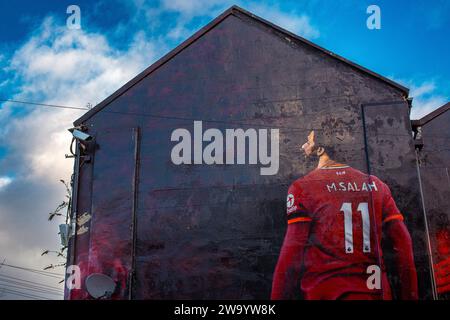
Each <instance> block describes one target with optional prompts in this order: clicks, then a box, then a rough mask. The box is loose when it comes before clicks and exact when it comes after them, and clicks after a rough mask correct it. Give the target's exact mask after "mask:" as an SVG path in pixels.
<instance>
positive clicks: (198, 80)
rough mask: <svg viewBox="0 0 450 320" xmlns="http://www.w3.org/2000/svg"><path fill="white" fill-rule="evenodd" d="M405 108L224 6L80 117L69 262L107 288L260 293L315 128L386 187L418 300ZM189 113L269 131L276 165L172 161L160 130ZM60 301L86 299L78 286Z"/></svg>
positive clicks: (227, 125) (415, 204)
mask: <svg viewBox="0 0 450 320" xmlns="http://www.w3.org/2000/svg"><path fill="white" fill-rule="evenodd" d="M379 102H383V103H384V104H383V105H381V106H371V107H370V108H371V109H370V111H367V112H366V119H365V122H366V124H367V125H366V128H365V127H364V124H363V115H362V104H368V103H379ZM407 119H408V107H407V104H406V103H404V98H403V95H402V93H401V92H400V91H399V90H398V89H396V88H394V87H392V86H390V85H388V84H387V83H385V82H382V81H381V80H379V79H376V78H374V77H372V76H370V75H368V74H366V73H363V72H361V71H359V70H357V69H355V68H353V67H351V66H350V65H347V64H345V63H343V62H341V61H338V60H336V59H333V58H332V57H330V56H328V55H326V54H325V53H323V52H319V51H318V50H316V49H314V48H312V47H310V46H307V45H305V44H302V43H296V42H295V41H292V40H290V39H287V38H285V37H284V36H282V35H281V34H278V33H277V32H276V31H274V30H273V29H270V28H268V27H267V26H265V25H262V24H260V23H258V22H255V21H253V20H250V19H249V18H248V17H245V16H240V15H239V14H235V15H231V16H229V17H227V18H226V19H225V20H224V21H222V22H221V23H220V24H219V25H217V26H216V27H215V28H213V29H212V30H210V31H209V32H208V33H207V34H205V35H204V36H202V37H201V38H199V39H198V40H197V41H195V42H194V43H193V44H191V45H190V46H188V47H187V48H185V49H184V50H183V51H182V52H181V53H179V54H178V55H176V56H175V57H173V58H172V59H171V60H170V61H169V62H168V63H166V64H164V65H163V66H161V67H160V68H159V69H157V70H156V71H154V72H153V73H152V74H150V75H149V76H147V77H146V78H145V79H143V80H142V81H140V82H139V83H137V84H136V85H135V86H134V87H133V88H132V89H130V90H128V91H127V92H126V93H124V94H123V95H122V96H120V97H119V98H117V99H116V100H114V101H112V102H111V103H110V104H109V105H108V106H107V107H106V108H105V109H103V110H102V111H101V112H99V113H97V114H96V115H94V116H93V117H92V118H91V119H89V120H88V121H87V122H86V123H85V125H87V126H88V130H89V131H88V132H89V133H90V134H91V135H93V136H95V137H96V143H97V145H98V148H97V150H96V151H95V153H93V154H92V161H91V162H90V163H85V164H83V166H82V167H81V168H80V170H79V172H80V184H79V197H78V215H81V214H83V213H84V212H86V213H88V214H89V215H91V216H92V218H91V219H90V220H89V221H87V222H85V223H84V224H82V226H83V227H84V228H87V231H86V232H84V233H82V234H79V235H77V236H76V238H75V239H76V240H75V242H74V248H75V249H74V250H75V255H74V257H73V258H74V260H73V263H75V264H78V265H80V266H81V271H82V276H83V279H84V278H85V277H86V276H87V275H88V274H89V273H92V272H100V271H101V272H102V273H105V274H107V275H110V276H112V277H113V278H115V279H116V281H117V282H120V283H121V285H120V289H119V290H118V291H117V292H116V293H115V295H114V296H113V298H116V299H127V298H133V299H169V298H175V299H188V298H189V299H268V298H269V297H270V290H271V282H272V276H273V271H274V268H275V264H276V262H277V257H278V254H279V250H280V246H281V243H282V240H283V236H284V233H285V230H286V219H285V215H286V214H285V210H286V194H287V188H288V186H289V185H290V184H291V183H292V182H293V181H294V180H295V179H297V178H298V177H300V176H303V175H305V174H306V173H308V172H310V171H311V170H312V169H313V168H314V167H315V165H316V163H314V162H313V161H310V160H307V159H305V158H304V156H303V155H302V153H301V152H300V150H299V145H301V144H302V143H303V142H304V141H305V140H306V136H307V135H308V133H309V132H310V130H312V129H314V130H316V131H318V132H321V133H323V134H324V135H325V136H326V137H327V139H328V140H329V142H330V143H331V144H333V145H334V146H335V151H336V157H335V158H336V160H338V161H340V162H343V163H346V164H348V165H351V166H352V167H354V168H356V169H359V170H362V171H364V172H367V171H368V163H367V161H366V160H367V155H369V162H370V166H371V168H372V170H373V171H374V172H372V173H373V174H376V175H377V176H378V177H379V178H380V179H382V180H385V181H386V182H387V183H388V184H389V186H390V187H391V189H392V192H393V196H394V198H395V199H396V201H397V204H398V206H399V208H400V210H402V212H404V215H405V218H406V222H407V225H408V228H409V230H410V232H411V234H412V236H413V239H414V251H415V252H414V253H415V258H416V266H417V270H418V273H419V277H420V279H422V280H421V282H420V284H421V285H420V295H421V297H422V298H425V299H428V298H430V296H431V291H430V283H429V281H428V280H427V279H429V278H430V276H429V268H428V253H427V250H426V242H425V238H426V235H425V233H424V221H423V212H422V210H421V203H420V193H419V191H418V187H417V186H418V178H417V170H416V167H415V162H414V149H413V146H412V138H411V135H410V132H411V127H410V125H409V121H407ZM196 120H199V121H200V120H201V121H202V131H203V132H204V131H205V130H207V129H218V130H220V132H222V133H223V135H224V136H225V133H226V129H237V128H242V129H244V130H247V129H254V130H255V131H256V132H258V133H259V132H261V131H259V130H261V129H267V130H268V132H270V130H271V129H278V130H279V139H278V140H277V142H278V144H279V169H278V171H277V172H276V174H274V175H261V167H265V166H264V165H262V164H261V163H260V162H259V158H258V161H257V163H256V164H249V163H248V162H249V160H248V159H246V163H245V164H234V165H232V164H213V165H207V164H204V163H203V164H190V165H188V164H181V165H176V164H174V163H173V161H172V159H171V152H172V149H173V147H174V146H175V145H176V144H177V142H176V141H171V135H172V133H173V132H174V130H176V129H182V128H184V129H187V130H188V131H189V132H190V134H191V135H192V136H193V135H194V121H196ZM365 129H367V132H368V133H369V134H368V137H369V139H368V140H367V141H365V139H364V130H365ZM136 132H138V134H136ZM272 132H273V133H274V131H272ZM274 134H275V133H274ZM197 137H198V135H197ZM270 137H271V136H270V135H269V136H267V143H269V145H270V140H269V138H270ZM193 140H194V138H193ZM259 141H262V140H261V139H260V140H259ZM193 143H194V142H193ZM207 144H208V142H204V143H202V144H201V146H200V147H201V148H202V147H206V145H207ZM272 146H273V145H272ZM247 148H248V146H247ZM272 150H273V149H272ZM366 151H367V153H366ZM224 152H226V151H225V149H224ZM192 158H194V154H192ZM193 160H194V159H193ZM200 160H202V159H200ZM136 164H137V167H138V170H137V171H136ZM133 186H135V187H136V188H135V189H133ZM79 228H81V226H79ZM133 237H135V242H134V244H133V240H132V239H133ZM133 266H134V273H133V272H132V271H133ZM394 282H395V279H394ZM70 298H71V299H85V298H88V295H87V293H86V291H85V287H84V284H83V287H82V288H81V289H79V290H72V292H71V293H70Z"/></svg>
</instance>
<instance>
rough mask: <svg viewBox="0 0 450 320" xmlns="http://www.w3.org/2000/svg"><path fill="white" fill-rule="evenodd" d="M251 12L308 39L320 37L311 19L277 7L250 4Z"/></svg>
mask: <svg viewBox="0 0 450 320" xmlns="http://www.w3.org/2000/svg"><path fill="white" fill-rule="evenodd" d="M248 8H249V10H250V11H252V12H254V13H255V14H256V15H259V16H260V17H261V18H264V19H266V20H268V21H270V22H273V23H274V24H276V25H279V26H280V27H282V28H284V29H286V30H289V31H291V32H293V33H295V34H297V35H300V36H302V37H304V38H307V39H315V38H318V37H319V36H320V32H319V30H318V29H317V28H316V27H314V26H313V25H312V24H311V21H310V18H309V17H308V16H307V15H304V14H298V13H296V12H284V11H282V10H281V9H279V8H278V7H277V6H267V5H262V4H259V3H254V4H249V6H248Z"/></svg>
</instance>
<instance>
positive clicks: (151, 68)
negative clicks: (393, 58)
mask: <svg viewBox="0 0 450 320" xmlns="http://www.w3.org/2000/svg"><path fill="white" fill-rule="evenodd" d="M236 12H238V13H241V14H244V15H246V16H248V17H250V18H252V19H254V20H256V21H258V22H260V23H262V24H264V25H266V26H269V27H271V28H273V29H275V30H277V31H278V32H281V33H283V34H285V35H287V36H289V37H291V38H294V39H295V40H297V41H300V42H302V43H305V44H307V45H309V46H311V47H313V48H315V49H317V50H319V51H321V52H323V53H325V54H327V55H329V56H331V57H332V58H335V59H337V60H339V61H341V62H344V63H346V64H347V65H350V66H351V67H353V68H355V69H357V70H360V71H362V72H364V73H366V74H369V75H371V76H373V77H375V78H377V79H379V80H381V81H383V82H386V83H387V84H389V85H391V86H392V87H394V88H396V89H398V90H400V91H401V92H402V93H403V94H404V96H405V97H408V95H409V89H408V88H406V87H404V86H402V85H400V84H398V83H396V82H394V81H392V80H390V79H388V78H386V77H384V76H382V75H380V74H378V73H376V72H373V71H371V70H369V69H367V68H365V67H363V66H361V65H359V64H357V63H354V62H352V61H350V60H348V59H346V58H344V57H342V56H340V55H337V54H335V53H333V52H331V51H329V50H327V49H325V48H323V47H321V46H319V45H317V44H315V43H313V42H311V41H309V40H307V39H305V38H303V37H300V36H298V35H296V34H294V33H292V32H290V31H288V30H286V29H283V28H282V27H280V26H277V25H275V24H273V23H272V22H270V21H267V20H265V19H263V18H261V17H258V16H256V15H254V14H253V13H251V12H249V11H247V10H245V9H242V8H241V7H239V6H236V5H233V6H231V7H230V8H228V9H227V10H225V11H224V12H223V13H221V14H220V15H219V16H217V17H216V18H214V19H213V20H212V21H211V22H209V23H208V24H206V25H205V26H204V27H202V28H201V29H200V30H198V31H197V32H195V33H194V34H193V35H192V36H190V37H189V38H188V39H186V40H185V41H183V42H182V43H181V44H179V45H178V46H177V47H175V48H174V49H172V50H171V51H169V52H168V53H167V54H165V55H164V56H163V57H161V58H160V59H158V60H157V61H156V62H154V63H153V64H152V65H150V66H149V67H147V68H146V69H144V70H143V71H142V72H140V73H139V74H138V75H137V76H135V77H134V78H132V79H131V80H129V81H128V82H127V83H125V84H124V85H123V86H122V87H120V88H119V89H118V90H116V91H115V92H114V93H112V94H111V95H110V96H108V97H107V98H106V99H104V100H103V101H102V102H100V103H99V104H97V105H96V106H95V107H94V108H92V109H91V110H89V111H88V112H86V113H85V114H84V115H82V116H81V117H80V118H78V119H77V120H75V121H74V122H73V124H74V125H75V126H78V125H80V124H82V123H83V122H85V121H87V120H88V119H90V118H91V117H92V116H93V115H94V114H96V113H97V112H99V111H100V110H102V109H103V108H104V107H106V106H107V105H108V104H110V103H111V102H113V101H114V100H116V99H117V98H118V97H120V96H121V95H122V94H124V93H125V92H126V91H128V90H129V89H130V88H131V87H133V86H134V85H135V84H137V83H138V82H140V81H141V80H142V79H144V78H145V77H147V76H148V75H149V74H150V73H152V72H153V71H155V70H157V69H159V68H160V67H161V66H163V65H164V64H165V63H166V62H168V61H169V60H171V59H172V58H173V57H175V56H176V55H177V54H178V53H180V52H181V51H183V50H184V49H186V48H187V47H189V46H190V45H191V44H192V43H194V42H195V41H196V40H198V39H199V38H201V37H202V36H203V35H205V34H206V33H208V31H210V30H212V29H213V28H214V27H215V26H216V25H217V24H219V23H220V22H222V21H223V20H224V19H225V18H227V17H228V16H229V15H231V14H234V13H236Z"/></svg>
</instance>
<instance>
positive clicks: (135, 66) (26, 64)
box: [0, 0, 318, 281]
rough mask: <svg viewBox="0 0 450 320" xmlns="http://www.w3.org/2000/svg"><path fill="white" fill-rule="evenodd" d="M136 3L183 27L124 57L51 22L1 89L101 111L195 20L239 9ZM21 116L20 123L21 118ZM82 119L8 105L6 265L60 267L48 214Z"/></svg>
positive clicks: (3, 219)
mask: <svg viewBox="0 0 450 320" xmlns="http://www.w3.org/2000/svg"><path fill="white" fill-rule="evenodd" d="M136 3H137V4H138V5H139V10H141V11H142V10H144V11H145V8H146V7H145V6H147V9H148V10H147V12H146V16H147V17H148V18H150V17H151V18H152V19H155V20H156V21H152V23H155V24H158V23H159V24H162V23H163V21H162V20H158V19H160V17H159V16H158V14H160V13H161V12H162V11H164V10H170V11H172V12H176V13H178V18H177V21H175V23H174V24H173V27H172V28H171V30H169V31H168V32H167V34H165V35H163V36H158V37H157V38H153V41H149V40H148V38H147V36H146V35H145V33H144V32H138V33H136V34H134V35H132V36H131V37H130V39H131V40H130V45H129V46H128V48H127V49H126V50H117V49H116V48H115V47H114V46H112V45H111V44H110V42H109V41H108V39H107V38H106V37H105V36H104V35H101V34H98V33H92V32H88V31H86V30H83V29H81V30H68V29H66V28H65V27H61V25H58V24H57V23H56V22H55V20H54V19H53V18H51V17H49V18H46V19H45V20H44V21H43V23H42V25H41V26H40V28H38V29H37V30H36V31H35V32H34V34H33V35H32V36H31V37H30V38H29V39H28V41H26V42H25V43H24V44H23V45H22V46H21V47H20V48H18V49H17V50H16V51H15V52H14V53H13V54H11V55H8V57H10V59H9V61H6V64H7V67H6V69H5V71H6V72H8V73H9V75H12V77H11V78H10V79H8V83H3V84H0V85H3V86H6V85H7V86H10V85H11V83H16V84H17V87H16V88H15V89H16V90H17V91H15V92H18V93H17V94H16V95H15V96H14V97H11V98H13V99H15V100H25V101H38V102H42V103H49V104H59V105H67V106H76V107H84V106H85V105H86V104H87V103H88V102H89V103H92V104H96V103H98V102H100V101H101V100H103V99H104V98H105V97H107V96H108V95H110V94H111V93H112V92H113V91H115V90H116V89H118V88H119V87H120V86H121V85H123V84H124V83H125V82H126V81H128V80H129V79H131V78H132V77H134V76H135V75H137V74H138V73H139V72H140V71H142V70H143V69H144V68H145V67H147V66H148V65H150V64H151V63H152V62H154V61H155V60H156V58H157V57H158V56H160V55H161V53H162V52H163V51H167V50H166V49H167V43H168V42H170V41H172V40H173V39H178V40H182V39H179V38H185V37H187V36H189V35H191V34H192V33H193V32H194V31H196V30H197V29H198V27H200V26H191V22H192V21H193V19H195V18H198V17H211V18H212V17H214V16H216V15H217V14H218V13H219V12H220V11H222V10H224V9H225V8H227V7H229V6H230V5H231V4H232V3H231V1H225V2H223V1H217V0H213V1H179V0H175V1H172V2H168V1H165V2H163V4H162V6H161V7H160V8H151V7H150V6H149V5H148V4H146V3H145V2H143V1H136ZM249 9H250V10H255V13H256V14H260V15H262V17H264V18H266V19H268V20H273V21H274V22H275V23H279V24H280V25H281V26H283V27H285V28H287V29H290V30H291V31H293V32H296V33H299V34H302V35H305V36H308V35H309V36H310V37H314V36H317V35H318V32H317V30H316V29H314V28H313V27H312V26H311V25H310V24H309V19H308V18H307V17H306V16H302V15H296V14H294V13H283V12H282V11H281V10H279V9H277V8H269V7H264V6H261V5H257V4H256V2H255V4H254V5H253V7H249ZM136 15H137V13H136ZM140 24H143V21H141V22H140ZM188 25H189V27H187V26H188ZM122 27H123V26H121V25H120V26H118V28H122ZM191 28H195V29H191ZM112 33H114V31H112ZM178 40H177V41H178ZM2 59H3V60H2V65H5V58H4V57H2ZM22 110H27V112H26V113H23V112H21V111H22ZM17 112H19V113H20V116H17V115H15V116H13V115H14V113H17ZM82 114H83V111H79V110H68V109H56V108H46V107H30V106H24V105H17V104H14V103H5V104H3V106H2V108H1V109H0V145H2V146H6V147H7V150H8V153H7V155H6V157H5V158H4V159H0V240H1V241H0V253H1V256H0V258H7V259H8V261H10V263H15V264H19V265H26V266H28V267H32V268H35V269H40V268H42V267H44V266H45V265H48V264H50V263H55V262H57V261H55V258H52V257H51V256H41V252H42V251H43V250H45V249H55V248H57V247H58V245H59V237H58V235H57V224H58V221H55V222H52V223H49V222H48V221H47V213H48V212H51V211H53V209H54V208H55V207H56V206H57V205H58V204H59V203H60V202H61V201H62V200H63V199H64V196H65V194H64V188H63V186H62V185H61V184H60V183H59V179H65V180H68V179H69V177H70V175H71V172H72V166H73V162H72V160H68V159H65V157H64V155H65V154H66V153H68V151H69V144H70V140H71V136H70V134H69V133H68V132H67V129H68V128H70V127H71V126H72V122H73V120H75V119H77V118H78V117H79V116H81V115H82ZM10 172H14V179H11V178H8V175H9V173H10ZM42 281H44V280H42ZM52 281H53V280H52Z"/></svg>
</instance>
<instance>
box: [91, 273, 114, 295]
mask: <svg viewBox="0 0 450 320" xmlns="http://www.w3.org/2000/svg"><path fill="white" fill-rule="evenodd" d="M85 283H86V290H87V292H89V294H90V295H91V296H92V297H93V298H94V299H101V298H109V297H111V295H112V294H113V293H114V290H115V289H116V283H115V282H114V280H113V279H111V278H110V277H108V276H107V275H104V274H101V273H92V274H90V275H89V276H88V277H87V278H86V281H85Z"/></svg>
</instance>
